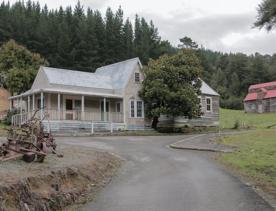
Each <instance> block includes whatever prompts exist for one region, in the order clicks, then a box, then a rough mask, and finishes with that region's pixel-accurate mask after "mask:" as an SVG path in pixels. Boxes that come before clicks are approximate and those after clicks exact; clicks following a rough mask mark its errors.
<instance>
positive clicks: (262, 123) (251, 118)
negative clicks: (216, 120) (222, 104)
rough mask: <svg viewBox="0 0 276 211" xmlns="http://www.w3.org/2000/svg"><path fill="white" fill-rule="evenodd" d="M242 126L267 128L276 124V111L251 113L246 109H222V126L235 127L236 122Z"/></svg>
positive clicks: (224, 127)
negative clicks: (246, 111)
mask: <svg viewBox="0 0 276 211" xmlns="http://www.w3.org/2000/svg"><path fill="white" fill-rule="evenodd" d="M237 121H238V122H239V126H240V128H251V129H252V128H267V127H268V126H271V125H276V113H265V114H249V113H244V111H238V110H229V109H220V128H221V129H230V128H233V127H234V125H235V123H236V122H237Z"/></svg>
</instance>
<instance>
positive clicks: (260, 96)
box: [244, 81, 276, 113]
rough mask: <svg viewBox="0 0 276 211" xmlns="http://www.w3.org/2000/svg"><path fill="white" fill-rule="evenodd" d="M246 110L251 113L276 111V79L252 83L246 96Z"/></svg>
mask: <svg viewBox="0 0 276 211" xmlns="http://www.w3.org/2000/svg"><path fill="white" fill-rule="evenodd" d="M244 110H245V112H251V113H264V112H276V81H273V82H268V83H262V84H255V85H251V86H250V87H249V89H248V94H247V96H246V97H245V98H244Z"/></svg>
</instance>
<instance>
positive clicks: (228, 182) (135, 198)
mask: <svg viewBox="0 0 276 211" xmlns="http://www.w3.org/2000/svg"><path fill="white" fill-rule="evenodd" d="M183 138H188V137H187V136H185V137H184V136H172V137H169V136H166V137H99V138H91V137H90V138H59V140H60V141H61V142H62V143H67V144H72V145H81V146H86V147H94V148H98V149H103V150H108V151H111V152H114V153H116V154H118V155H120V156H121V157H122V158H124V159H125V160H126V162H125V163H124V165H123V167H122V169H121V171H120V172H119V173H118V176H117V177H115V178H114V179H113V180H112V182H111V183H110V184H109V185H107V187H106V188H105V189H103V191H101V193H100V194H99V195H98V197H97V198H96V200H95V201H94V202H91V203H88V204H86V205H85V206H83V207H82V208H81V210H84V211H85V210H87V211H209V210H210V211H239V210H240V211H266V210H267V211H268V210H269V211H272V210H274V209H273V208H271V207H270V206H269V205H268V204H267V203H266V202H265V201H264V200H263V199H261V198H260V197H259V196H258V195H257V194H256V193H255V192H254V191H253V190H252V189H251V188H250V187H248V186H246V185H244V184H242V183H241V182H240V181H239V180H238V179H236V178H235V177H233V176H231V175H230V174H229V173H227V172H225V171H224V170H223V169H222V168H221V167H220V166H219V165H217V164H216V163H215V162H214V161H212V159H211V158H210V153H207V152H197V151H185V150H175V149H170V148H168V147H167V146H168V145H169V144H171V143H174V142H176V141H179V140H181V139H183ZM65 140H66V141H65Z"/></svg>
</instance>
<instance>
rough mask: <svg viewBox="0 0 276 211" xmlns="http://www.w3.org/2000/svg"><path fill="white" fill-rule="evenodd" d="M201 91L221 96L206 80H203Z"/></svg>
mask: <svg viewBox="0 0 276 211" xmlns="http://www.w3.org/2000/svg"><path fill="white" fill-rule="evenodd" d="M201 81H202V80H201ZM200 91H201V93H202V94H206V95H214V96H219V94H218V93H217V92H216V91H215V90H213V89H212V88H211V87H210V86H209V85H208V84H206V83H205V82H204V81H202V85H201V89H200Z"/></svg>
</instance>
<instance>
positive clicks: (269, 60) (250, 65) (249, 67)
mask: <svg viewBox="0 0 276 211" xmlns="http://www.w3.org/2000/svg"><path fill="white" fill-rule="evenodd" d="M199 53H200V56H201V61H202V66H203V76H202V78H203V79H204V80H205V81H206V82H207V83H208V84H209V85H210V86H211V87H212V88H214V89H215V90H216V91H217V92H218V93H219V94H220V95H221V101H220V105H221V107H224V108H232V109H243V99H244V97H245V95H246V94H247V91H248V87H249V86H250V85H251V84H256V83H263V82H269V81H275V80H276V54H274V55H272V56H270V55H261V54H259V53H255V54H254V55H250V56H248V55H246V54H242V53H235V54H233V53H230V54H227V53H220V52H214V51H211V50H205V49H200V50H199Z"/></svg>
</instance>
